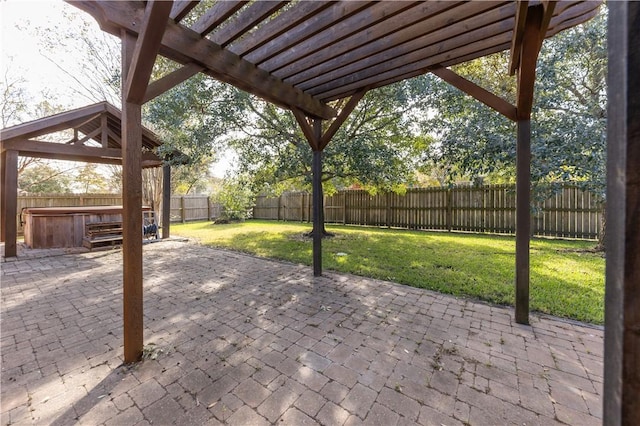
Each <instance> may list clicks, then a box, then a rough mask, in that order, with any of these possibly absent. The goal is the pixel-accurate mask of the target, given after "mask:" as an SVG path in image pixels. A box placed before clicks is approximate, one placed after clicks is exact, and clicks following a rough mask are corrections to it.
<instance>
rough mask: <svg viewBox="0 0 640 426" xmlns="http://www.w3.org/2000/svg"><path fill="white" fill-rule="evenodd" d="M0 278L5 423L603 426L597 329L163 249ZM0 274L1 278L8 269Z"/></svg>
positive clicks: (169, 245)
mask: <svg viewBox="0 0 640 426" xmlns="http://www.w3.org/2000/svg"><path fill="white" fill-rule="evenodd" d="M144 251H145V253H144V256H145V298H144V310H145V318H144V321H145V344H146V346H145V348H146V349H145V354H146V355H147V359H146V360H144V361H143V362H141V363H138V364H135V365H133V366H122V365H121V363H122V346H121V345H122V290H121V274H122V272H121V271H122V269H121V268H122V266H121V252H119V251H109V252H96V253H87V254H72V255H64V256H55V257H48V258H38V259H19V260H17V261H15V262H7V263H3V264H2V266H3V271H2V347H1V349H2V424H3V425H5V424H32V423H37V424H60V425H61V424H69V423H73V422H74V421H77V420H80V421H81V422H84V423H90V424H108V425H111V424H136V423H141V424H146V423H147V422H149V423H154V424H172V423H173V424H205V423H206V424H219V423H227V424H270V423H271V424H275V423H278V424H293V425H298V424H303V423H304V424H314V423H316V422H317V423H320V424H327V425H336V424H358V423H365V424H384V425H393V424H400V423H402V424H407V423H409V424H411V423H418V424H437V425H440V424H446V425H455V424H519V425H522V424H523V423H526V424H528V425H529V424H544V425H547V424H554V423H567V424H600V422H601V419H600V418H601V408H600V406H601V402H600V394H601V388H602V334H603V333H602V330H601V329H600V328H593V327H589V326H584V325H581V324H576V323H570V322H566V321H560V320H557V319H554V318H549V317H538V316H535V315H532V326H531V327H525V326H520V325H517V324H515V322H513V321H512V318H513V311H512V309H509V308H504V307H495V306H489V305H486V304H481V303H476V302H473V301H469V300H464V299H457V298H454V297H450V296H444V295H440V294H437V293H433V292H429V291H425V290H421V289H416V288H410V287H404V286H400V285H396V284H393V283H388V282H383V281H378V280H372V279H366V278H361V277H355V276H350V275H341V274H335V273H325V276H323V277H320V278H313V277H312V271H311V269H310V268H309V267H305V266H300V265H293V264H289V263H282V262H276V261H269V260H263V259H257V258H255V257H252V256H247V255H243V254H239V253H233V252H228V251H222V250H214V249H209V248H206V247H202V246H197V245H194V244H187V243H181V242H176V241H168V242H162V243H159V244H152V245H148V246H145V249H144ZM9 264H13V266H11V268H8V267H7V268H5V266H7V265H9Z"/></svg>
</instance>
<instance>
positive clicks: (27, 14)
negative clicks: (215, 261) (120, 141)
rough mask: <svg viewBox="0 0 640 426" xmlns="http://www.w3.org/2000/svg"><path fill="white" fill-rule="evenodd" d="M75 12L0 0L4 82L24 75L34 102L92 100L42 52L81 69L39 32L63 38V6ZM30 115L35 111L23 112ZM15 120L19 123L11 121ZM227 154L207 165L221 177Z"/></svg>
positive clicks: (51, 2)
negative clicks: (76, 93) (47, 45)
mask: <svg viewBox="0 0 640 426" xmlns="http://www.w3.org/2000/svg"><path fill="white" fill-rule="evenodd" d="M65 11H66V12H79V9H77V8H75V7H73V6H71V5H69V4H68V3H65V2H63V1H61V0H48V1H42V0H38V1H35V0H0V34H1V36H0V50H1V53H2V54H1V56H0V72H1V73H2V74H0V78H2V81H3V82H4V81H5V79H6V80H8V81H16V80H17V79H19V78H23V79H24V80H25V82H24V84H23V87H24V89H25V90H26V92H27V94H28V99H29V100H30V101H31V102H32V103H33V104H37V103H38V102H40V101H41V100H43V98H44V97H45V95H44V94H45V93H47V94H48V96H49V97H50V98H52V99H55V102H56V103H57V104H59V105H61V106H63V107H64V108H66V109H73V108H78V107H82V106H85V105H88V104H90V103H93V102H95V101H91V100H89V99H87V98H83V97H78V96H74V95H73V94H72V92H70V90H69V88H70V87H73V85H74V84H77V83H76V82H74V81H73V79H72V78H71V77H70V76H69V75H68V74H66V73H65V72H63V71H62V70H61V69H60V68H59V67H58V66H56V65H55V64H54V63H53V62H52V61H51V60H50V59H48V58H47V57H46V56H45V55H44V54H43V53H42V52H46V53H47V56H49V57H50V58H52V59H54V60H55V61H56V62H58V63H59V64H60V66H62V67H64V68H65V69H67V70H68V71H69V72H71V73H73V74H75V75H81V73H80V72H75V73H74V71H79V70H80V69H81V67H82V57H81V55H80V54H78V55H77V56H76V55H74V54H73V50H72V53H69V52H68V50H69V49H68V48H65V47H64V46H60V47H59V48H58V47H54V48H53V49H47V48H45V47H44V42H43V40H41V39H40V36H38V34H44V35H45V37H46V38H47V39H48V41H50V42H52V43H53V44H54V45H55V41H56V38H59V39H60V40H63V37H62V35H61V32H62V30H63V29H64V27H65V25H67V23H68V21H67V18H65V15H64V12H65ZM76 15H77V16H78V18H79V19H80V20H82V22H87V23H88V24H89V26H90V30H91V31H95V32H96V33H101V30H100V27H99V26H98V24H97V23H96V21H95V20H94V19H93V18H92V17H91V16H89V15H88V14H85V13H83V12H79V13H76ZM25 118H26V119H27V120H32V119H36V118H40V117H32V116H30V117H25ZM11 124H18V123H11ZM232 158H233V157H232V155H231V154H230V153H227V154H226V155H223V157H222V159H221V161H220V162H219V163H216V164H215V165H214V167H213V168H212V173H213V174H214V176H217V177H223V176H224V173H225V172H226V171H227V170H228V169H229V167H230V166H229V161H230V160H231V159H232Z"/></svg>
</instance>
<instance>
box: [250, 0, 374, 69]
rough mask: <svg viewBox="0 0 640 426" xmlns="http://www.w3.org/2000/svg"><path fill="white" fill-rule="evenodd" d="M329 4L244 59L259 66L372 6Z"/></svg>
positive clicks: (349, 3) (356, 2)
mask: <svg viewBox="0 0 640 426" xmlns="http://www.w3.org/2000/svg"><path fill="white" fill-rule="evenodd" d="M329 3H330V6H329V7H328V8H327V9H325V10H321V11H320V12H319V13H318V14H316V15H314V16H313V19H307V20H305V21H304V22H302V23H301V24H300V25H298V26H296V27H294V28H291V29H289V31H287V32H286V33H282V34H280V35H279V36H278V37H277V38H275V39H274V40H271V41H269V42H267V43H265V44H264V45H263V46H261V47H259V48H258V49H256V50H254V51H252V52H250V53H248V54H246V55H244V58H245V59H246V60H248V61H249V62H252V63H254V64H256V65H258V66H259V65H260V64H261V63H262V62H264V61H266V60H267V59H269V58H271V57H273V56H275V55H277V54H279V53H280V52H283V51H285V50H287V49H289V48H291V47H292V46H295V45H296V44H297V43H300V42H301V41H303V40H305V39H307V38H308V37H311V36H312V35H314V34H316V33H319V32H320V31H324V30H326V29H328V28H330V27H333V26H334V25H336V24H337V23H338V22H340V21H342V20H344V19H346V18H348V17H349V16H350V15H351V14H353V13H357V12H358V11H360V10H362V9H365V8H366V7H368V6H370V5H371V2H368V1H343V2H329Z"/></svg>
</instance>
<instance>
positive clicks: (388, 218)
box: [384, 192, 391, 228]
mask: <svg viewBox="0 0 640 426" xmlns="http://www.w3.org/2000/svg"><path fill="white" fill-rule="evenodd" d="M384 202H385V203H387V205H386V206H385V207H386V213H385V214H386V218H385V219H386V222H387V228H391V193H390V192H387V193H386V194H385V197H384Z"/></svg>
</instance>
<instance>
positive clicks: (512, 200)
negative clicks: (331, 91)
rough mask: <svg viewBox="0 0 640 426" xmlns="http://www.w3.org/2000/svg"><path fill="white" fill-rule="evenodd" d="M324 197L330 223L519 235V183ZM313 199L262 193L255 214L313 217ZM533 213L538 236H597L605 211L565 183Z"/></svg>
mask: <svg viewBox="0 0 640 426" xmlns="http://www.w3.org/2000/svg"><path fill="white" fill-rule="evenodd" d="M324 200H325V201H324V208H325V209H324V216H325V222H327V223H342V224H345V225H369V226H388V227H397V228H408V229H425V230H428V229H429V230H445V231H465V232H488V233H500V234H513V233H515V221H516V196H515V186H514V185H487V186H480V187H471V186H461V187H454V188H412V189H409V190H407V192H406V194H404V195H399V194H395V193H381V194H377V195H370V194H369V193H368V192H366V191H364V190H344V191H339V192H338V193H336V194H335V195H333V196H329V197H325V199H324ZM311 203H312V201H311V196H310V194H308V193H306V192H290V193H285V194H282V196H280V197H266V196H259V197H257V199H256V205H255V207H254V211H253V217H254V218H256V219H273V220H290V221H310V220H311V218H312V207H311ZM532 216H533V217H532V223H531V225H532V233H533V234H534V235H538V236H553V237H566V238H584V239H595V238H598V233H599V230H600V225H601V221H602V209H601V206H600V204H599V202H598V199H597V197H596V196H595V195H593V194H592V193H590V192H586V191H582V190H580V189H579V188H577V187H575V186H566V187H564V188H563V189H562V190H561V191H559V192H558V193H556V194H555V195H554V196H552V197H550V198H549V199H547V200H545V201H544V202H543V203H540V204H539V205H536V206H535V209H534V212H533V215H532Z"/></svg>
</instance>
